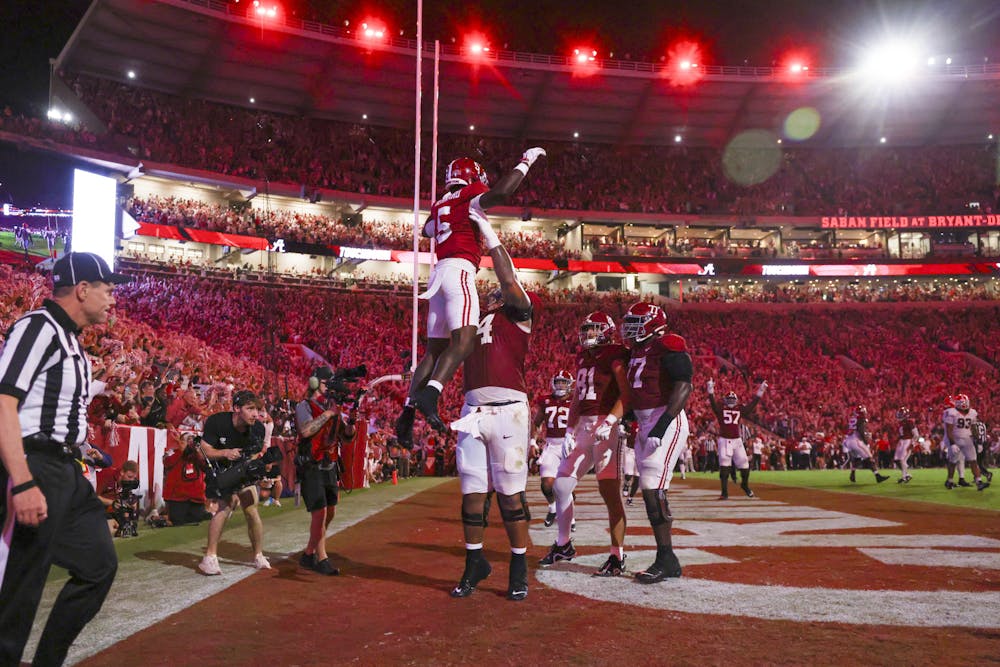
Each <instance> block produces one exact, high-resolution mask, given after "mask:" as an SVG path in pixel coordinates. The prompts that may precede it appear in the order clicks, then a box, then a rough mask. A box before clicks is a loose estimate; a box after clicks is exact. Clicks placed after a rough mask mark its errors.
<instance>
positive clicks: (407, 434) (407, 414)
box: [396, 405, 417, 451]
mask: <svg viewBox="0 0 1000 667" xmlns="http://www.w3.org/2000/svg"><path fill="white" fill-rule="evenodd" d="M416 414H417V411H416V408H414V407H413V406H412V405H406V406H403V411H402V412H400V413H399V416H398V417H396V442H397V443H398V444H399V446H400V447H402V448H403V449H406V450H407V451H409V450H411V449H413V418H414V417H415V416H416Z"/></svg>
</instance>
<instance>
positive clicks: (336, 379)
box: [309, 364, 368, 405]
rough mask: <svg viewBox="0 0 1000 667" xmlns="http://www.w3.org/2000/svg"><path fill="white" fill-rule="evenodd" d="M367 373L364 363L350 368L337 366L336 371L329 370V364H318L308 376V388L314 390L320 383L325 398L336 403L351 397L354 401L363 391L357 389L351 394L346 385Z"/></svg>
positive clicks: (344, 401) (338, 403) (343, 401)
mask: <svg viewBox="0 0 1000 667" xmlns="http://www.w3.org/2000/svg"><path fill="white" fill-rule="evenodd" d="M367 375H368V367H367V366H365V365H364V364H361V365H360V366H353V367H350V368H338V369H337V370H336V371H334V370H331V369H330V367H329V366H320V367H319V368H317V369H316V370H315V371H314V372H313V374H312V377H310V378H309V388H310V389H312V390H313V391H315V390H316V389H319V387H320V385H322V386H323V388H324V390H325V393H326V398H327V400H328V401H332V402H334V403H336V404H337V405H340V404H342V403H346V402H347V401H349V400H351V399H352V398H353V400H354V401H355V402H356V401H357V400H358V398H359V397H360V396H361V394H363V393H364V392H363V391H358V392H357V393H356V394H355V395H354V396H352V393H351V388H350V387H349V386H348V385H349V384H350V383H352V382H357V381H358V380H360V379H361V378H363V377H366V376H367Z"/></svg>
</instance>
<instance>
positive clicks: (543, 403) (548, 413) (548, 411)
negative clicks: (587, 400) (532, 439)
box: [535, 393, 573, 438]
mask: <svg viewBox="0 0 1000 667" xmlns="http://www.w3.org/2000/svg"><path fill="white" fill-rule="evenodd" d="M572 402H573V396H572V394H571V393H570V394H566V395H565V396H553V395H552V394H549V395H548V396H545V397H543V398H542V399H541V400H540V401H538V405H537V406H536V408H535V409H536V410H538V411H539V412H541V413H543V414H544V415H545V421H544V422H543V423H544V424H545V437H546V438H563V437H565V436H566V421H567V420H568V419H569V406H570V403H572Z"/></svg>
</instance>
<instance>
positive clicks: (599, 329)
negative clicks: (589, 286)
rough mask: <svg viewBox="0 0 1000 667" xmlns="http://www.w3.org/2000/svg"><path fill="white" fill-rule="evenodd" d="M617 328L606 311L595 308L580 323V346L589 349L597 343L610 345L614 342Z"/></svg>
mask: <svg viewBox="0 0 1000 667" xmlns="http://www.w3.org/2000/svg"><path fill="white" fill-rule="evenodd" d="M617 332H618V328H617V327H616V326H615V321H614V320H613V319H611V316H610V315H608V314H607V313H604V312H601V311H600V310H595V311H594V312H592V313H591V314H590V315H587V317H585V318H583V324H581V325H580V347H582V348H584V349H589V348H592V347H597V346H598V345H610V344H611V343H614V342H615V334H616V333H617Z"/></svg>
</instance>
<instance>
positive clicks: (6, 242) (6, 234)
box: [0, 230, 63, 257]
mask: <svg viewBox="0 0 1000 667" xmlns="http://www.w3.org/2000/svg"><path fill="white" fill-rule="evenodd" d="M0 249H2V250H8V251H10V252H19V253H23V252H24V249H23V248H22V247H21V246H20V245H18V243H17V240H16V239H15V238H14V232H11V231H7V230H0ZM56 251H57V252H62V251H63V242H62V239H57V240H56ZM28 252H29V253H30V254H32V255H37V256H39V257H48V256H49V246H48V244H47V243H46V242H45V238H44V237H43V236H42V235H41V234H35V235H34V239H33V240H32V244H31V248H29V249H28Z"/></svg>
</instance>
